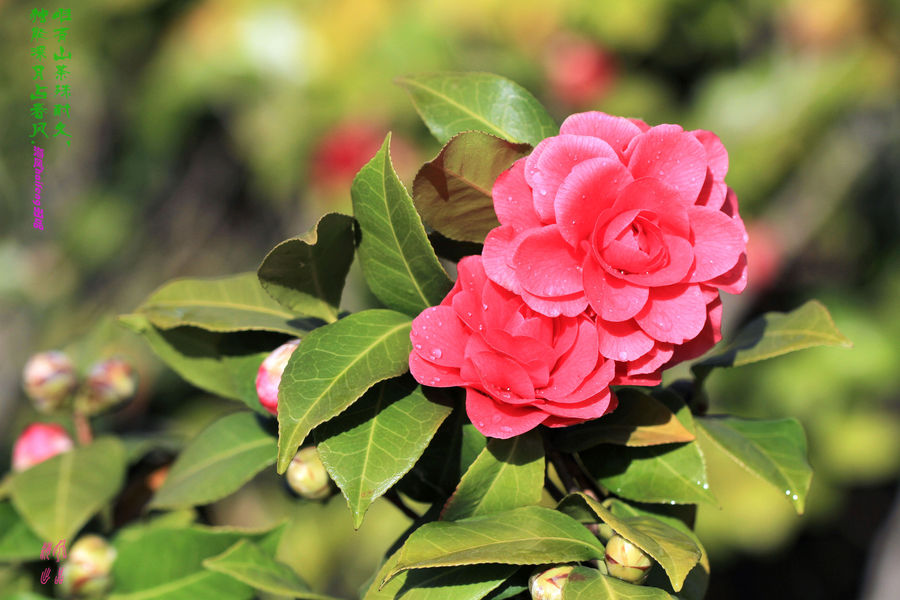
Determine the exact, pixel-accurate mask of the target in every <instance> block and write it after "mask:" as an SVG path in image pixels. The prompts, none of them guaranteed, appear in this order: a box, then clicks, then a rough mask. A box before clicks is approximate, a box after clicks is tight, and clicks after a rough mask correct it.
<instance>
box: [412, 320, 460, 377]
mask: <svg viewBox="0 0 900 600" xmlns="http://www.w3.org/2000/svg"><path fill="white" fill-rule="evenodd" d="M470 335H471V332H470V330H469V329H468V328H467V327H466V326H465V325H463V323H462V321H460V320H459V317H457V316H456V311H454V310H453V309H452V308H451V307H449V306H432V307H430V308H426V309H425V310H423V311H422V312H421V313H420V314H419V316H418V317H416V318H415V319H414V320H413V323H412V330H411V331H410V334H409V339H410V341H412V345H413V351H414V352H416V353H417V354H418V355H419V356H421V357H422V358H424V359H425V360H427V361H429V362H431V363H434V364H436V365H441V366H445V367H456V368H459V366H460V365H462V363H463V358H464V356H465V349H466V342H467V341H468V339H469V336H470Z"/></svg>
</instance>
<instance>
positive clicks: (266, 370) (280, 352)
mask: <svg viewBox="0 0 900 600" xmlns="http://www.w3.org/2000/svg"><path fill="white" fill-rule="evenodd" d="M298 345H300V340H291V341H289V342H287V343H285V344H282V345H280V346H278V347H277V348H275V350H273V351H272V353H271V354H270V355H269V356H267V357H266V359H265V360H264V361H263V362H262V364H261V365H260V366H259V371H258V372H257V373H256V395H257V396H259V401H260V402H261V403H262V405H263V407H264V408H265V409H266V410H267V411H269V412H270V413H272V414H273V415H277V414H278V384H280V383H281V374H282V373H284V368H285V367H286V366H287V364H288V360H290V358H291V354H293V353H294V350H296V349H297V346H298Z"/></svg>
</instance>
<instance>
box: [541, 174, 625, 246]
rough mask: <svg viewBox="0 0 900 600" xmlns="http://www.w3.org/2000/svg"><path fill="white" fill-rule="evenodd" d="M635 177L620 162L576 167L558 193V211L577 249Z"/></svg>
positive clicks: (563, 230)
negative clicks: (602, 214)
mask: <svg viewBox="0 0 900 600" xmlns="http://www.w3.org/2000/svg"><path fill="white" fill-rule="evenodd" d="M632 180H633V178H632V177H631V173H629V172H628V169H626V168H625V166H624V165H623V164H622V163H621V162H619V161H617V160H609V159H606V158H594V159H591V160H586V161H584V162H582V163H581V164H579V165H577V166H575V168H573V169H572V172H571V173H570V174H569V176H568V177H566V179H565V181H563V183H562V185H561V186H559V190H558V191H557V193H556V200H555V203H554V211H555V213H556V223H557V225H558V226H559V231H560V234H562V236H563V238H564V239H565V240H566V241H567V242H569V243H570V244H571V245H573V246H577V245H578V244H579V242H580V241H581V240H586V239H588V237H589V236H590V235H591V232H592V231H593V230H594V226H595V225H596V223H597V217H598V216H599V215H600V213H602V212H603V211H604V210H606V209H607V208H609V207H610V206H612V205H613V204H614V203H615V201H616V197H617V196H618V194H619V192H620V191H621V190H622V188H624V187H625V186H626V185H628V184H629V183H631V182H632Z"/></svg>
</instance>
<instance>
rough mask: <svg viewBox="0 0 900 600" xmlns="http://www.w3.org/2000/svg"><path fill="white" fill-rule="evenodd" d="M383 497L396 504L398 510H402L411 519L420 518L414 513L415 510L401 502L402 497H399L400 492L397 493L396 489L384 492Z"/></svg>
mask: <svg viewBox="0 0 900 600" xmlns="http://www.w3.org/2000/svg"><path fill="white" fill-rule="evenodd" d="M384 497H385V499H387V501H388V502H390V503H391V504H393V505H394V506H396V507H397V508H398V509H400V512H402V513H403V514H404V515H406V516H407V517H409V518H410V519H412V520H413V521H416V520H418V519H420V518H421V516H420V515H418V514H416V511H414V510H413V509H411V508H410V507H408V506H407V505H406V503H405V502H403V499H402V498H401V497H400V494H398V493H397V492H396V491H394V490H391V491H389V492H388V493H386V494H385V495H384Z"/></svg>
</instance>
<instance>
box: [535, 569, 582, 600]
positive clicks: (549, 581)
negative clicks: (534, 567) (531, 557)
mask: <svg viewBox="0 0 900 600" xmlns="http://www.w3.org/2000/svg"><path fill="white" fill-rule="evenodd" d="M574 568H575V567H573V566H572V565H560V566H556V567H553V568H552V569H547V570H546V571H541V572H538V573H535V574H534V575H532V576H531V578H530V579H529V580H528V591H529V592H531V600H562V597H563V596H562V594H563V586H564V585H565V584H566V581H568V579H569V573H571V572H572V569H574Z"/></svg>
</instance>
